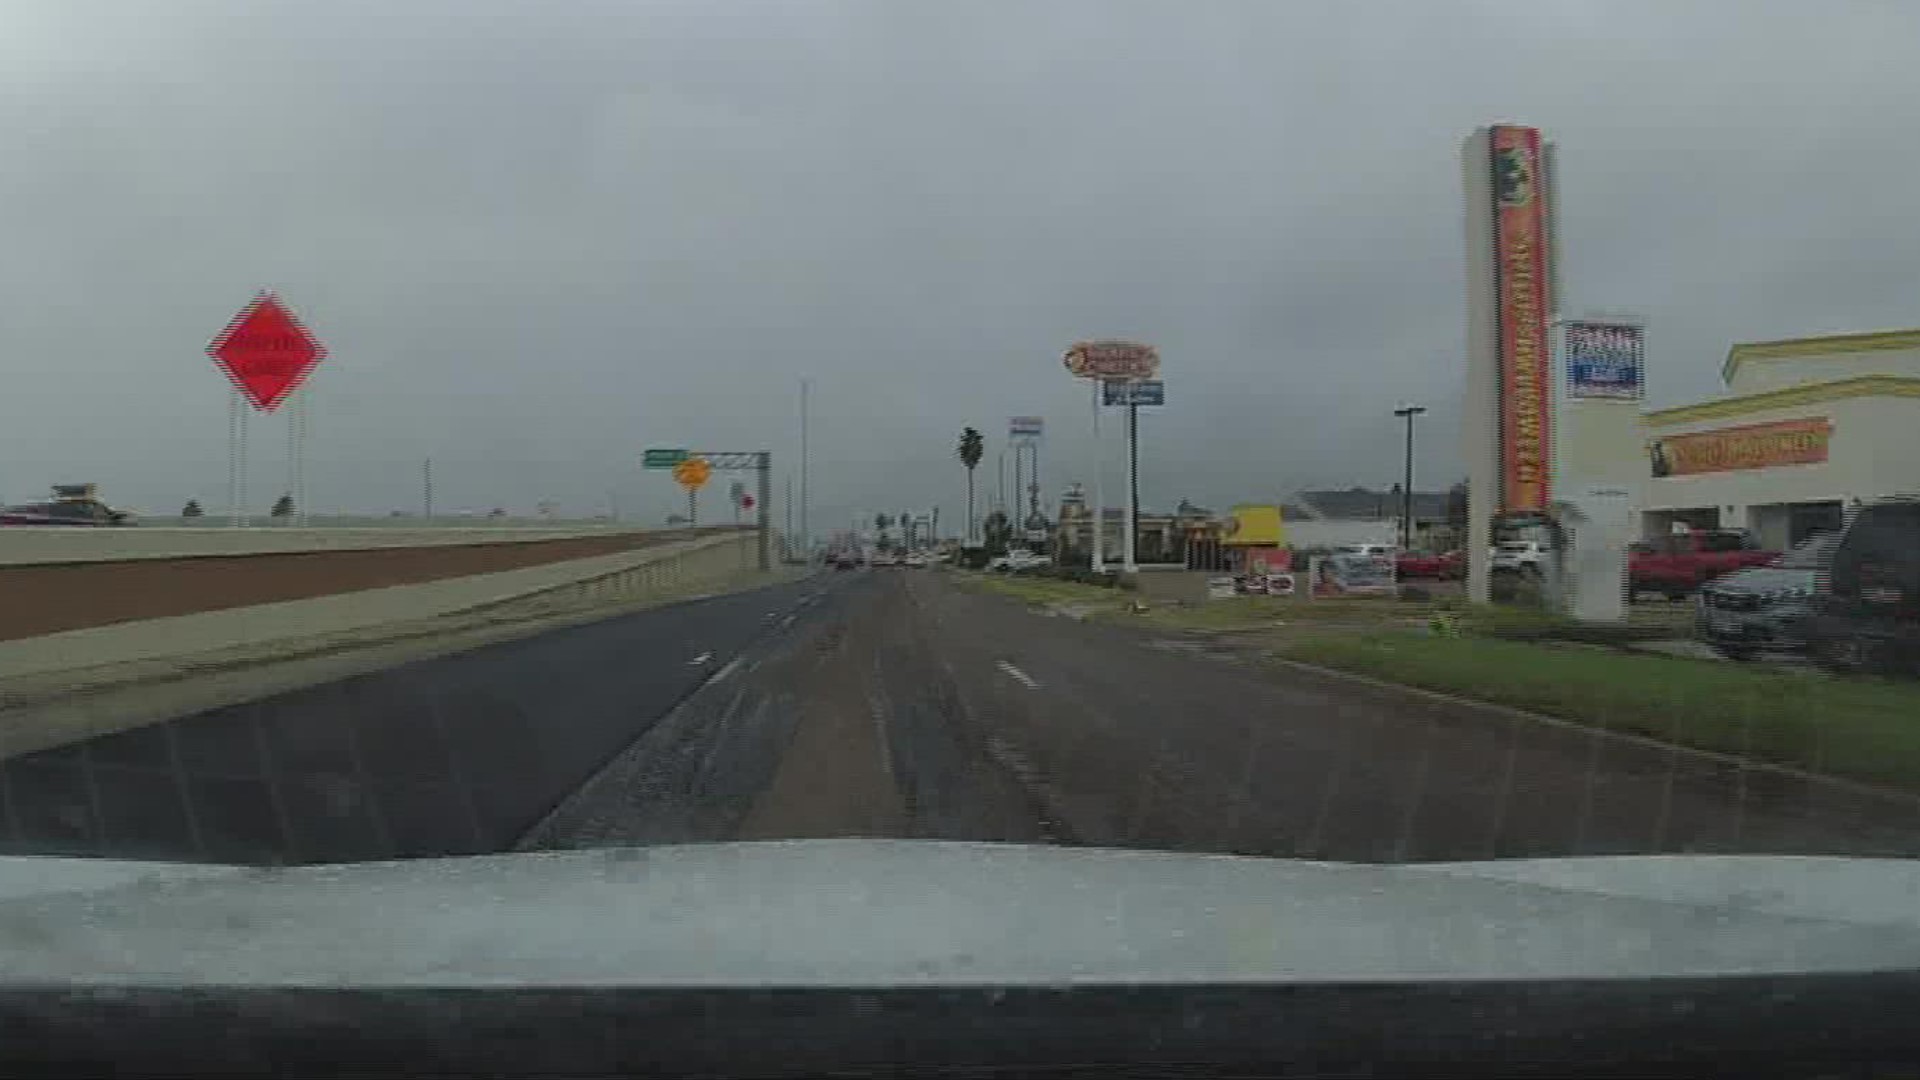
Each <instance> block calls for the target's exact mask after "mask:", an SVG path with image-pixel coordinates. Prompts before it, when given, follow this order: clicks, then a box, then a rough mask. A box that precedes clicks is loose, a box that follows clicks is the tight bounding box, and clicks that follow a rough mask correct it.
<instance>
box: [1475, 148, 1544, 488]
mask: <svg viewBox="0 0 1920 1080" xmlns="http://www.w3.org/2000/svg"><path fill="white" fill-rule="evenodd" d="M1489 136H1490V138H1489V142H1490V145H1491V146H1492V150H1493V161H1492V163H1491V166H1492V169H1493V190H1494V265H1495V267H1496V276H1497V279H1498V285H1497V288H1496V290H1495V293H1496V296H1497V297H1498V302H1499V324H1500V325H1499V339H1500V476H1501V496H1502V498H1501V509H1502V510H1507V511H1514V510H1545V509H1546V508H1547V501H1548V498H1549V493H1548V490H1547V478H1548V461H1549V454H1550V446H1549V439H1550V438H1551V435H1550V432H1549V431H1548V424H1549V416H1550V412H1551V395H1550V391H1551V389H1552V387H1551V384H1550V378H1551V375H1550V371H1549V367H1550V362H1549V356H1548V345H1547V320H1548V318H1549V316H1550V315H1551V314H1552V312H1551V311H1549V310H1548V309H1549V306H1550V303H1551V297H1550V296H1549V295H1548V288H1549V277H1548V272H1549V270H1548V265H1547V260H1548V257H1549V256H1548V250H1547V246H1548V245H1547V213H1546V200H1547V198H1548V196H1549V193H1548V192H1547V191H1546V188H1545V180H1544V176H1543V173H1542V170H1541V167H1540V165H1541V155H1540V131H1539V129H1538V128H1530V127H1516V126H1512V125H1500V126H1497V127H1494V128H1492V129H1491V131H1490V132H1489Z"/></svg>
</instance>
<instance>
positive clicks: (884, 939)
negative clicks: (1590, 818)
mask: <svg viewBox="0 0 1920 1080" xmlns="http://www.w3.org/2000/svg"><path fill="white" fill-rule="evenodd" d="M1916 967H1920V863H1915V862H1909V861H1903V860H1867V859H1843V858H1800V857H1791V858H1789V857H1738V856H1648V857H1624V858H1614V857H1609V858H1585V859H1549V860H1530V861H1507V862H1486V863H1448V864H1419V865H1399V866H1381V865H1357V864H1340V863H1318V862H1302V861H1290V860H1274V859H1258V858H1243V857H1232V856H1212V855H1189V854H1172V853H1159V852H1137V851H1114V850H1101V849H1091V848H1050V847H1027V846H1019V845H996V844H974V843H944V842H934V841H881V840H815V841H784V842H773V843H743V844H715V845H693V846H685V847H655V848H616V849H607V850H597V851H577V852H549V853H529V854H516V855H498V856H478V857H470V858H453V859H431V860H418V861H408V862H384V863H361V864H352V865H332V866H310V867H293V868H278V869H254V868H236V867H208V866H192V865H179V864H158V863H125V862H96V861H93V860H81V859H60V858H44V857H10V858H5V859H0V972H4V976H0V978H4V979H7V980H11V981H13V982H16V983H20V982H25V983H43V984H44V983H52V984H56V985H87V984H110V985H182V984H186V985H193V984H225V985H235V984H238V985H270V986H341V985H354V986H368V985H371V986H508V985H511V986H541V985H546V986H561V985H564V986H592V985H648V986H656V987H657V986H689V987H691V986H730V985H776V986H801V987H805V986H838V987H845V986H865V985H872V986H899V985H955V984H961V985H968V984H971V985H1019V984H1039V985H1049V986H1054V985H1063V984H1073V983H1093V982H1099V983H1112V982H1159V983H1169V982H1175V983H1177V982H1210V983H1218V982H1223V981H1224V982H1236V981H1261V982H1266V981H1312V980H1322V981H1324V980H1341V981H1350V980H1400V979H1512V978H1571V977H1581V978H1643V977H1651V976H1667V975H1719V974H1736V973H1760V972H1804V971H1858V970H1874V969H1879V970H1884V969H1905V968H1916Z"/></svg>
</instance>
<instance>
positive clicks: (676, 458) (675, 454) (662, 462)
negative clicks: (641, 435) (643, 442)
mask: <svg viewBox="0 0 1920 1080" xmlns="http://www.w3.org/2000/svg"><path fill="white" fill-rule="evenodd" d="M688 456H689V455H688V454H687V451H686V450H685V449H684V448H677V449H665V448H659V447H656V448H654V449H652V450H648V451H647V452H646V453H645V454H644V455H642V456H641V458H640V466H641V467H642V468H646V469H671V468H673V467H674V466H675V465H678V464H680V463H681V462H683V461H685V460H687V457H688Z"/></svg>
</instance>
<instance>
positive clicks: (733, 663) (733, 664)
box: [707, 656, 740, 683]
mask: <svg viewBox="0 0 1920 1080" xmlns="http://www.w3.org/2000/svg"><path fill="white" fill-rule="evenodd" d="M739 670H740V658H739V657H737V656H736V657H734V658H733V659H731V660H729V661H727V662H726V665H725V666H724V667H722V668H721V669H720V670H719V671H716V672H714V673H713V674H712V675H709V676H707V682H709V683H719V682H725V681H726V680H727V677H728V676H729V675H732V674H733V673H734V672H736V671H739Z"/></svg>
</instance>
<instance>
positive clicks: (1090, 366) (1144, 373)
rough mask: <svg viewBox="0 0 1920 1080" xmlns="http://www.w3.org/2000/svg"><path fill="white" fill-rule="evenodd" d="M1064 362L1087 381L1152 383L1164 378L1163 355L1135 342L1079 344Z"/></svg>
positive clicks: (1085, 342) (1068, 352) (1069, 351)
mask: <svg viewBox="0 0 1920 1080" xmlns="http://www.w3.org/2000/svg"><path fill="white" fill-rule="evenodd" d="M1061 359H1062V360H1063V361H1064V362H1065V363H1066V365H1067V370H1068V371H1071V372H1073V373H1074V374H1075V375H1077V376H1079V377H1080V378H1083V379H1151V378H1153V377H1154V376H1155V375H1158V374H1160V353H1159V352H1158V351H1157V350H1156V349H1154V347H1153V346H1151V345H1140V344H1137V343H1135V342H1131V341H1077V342H1075V343H1074V345H1073V347H1072V348H1070V349H1068V350H1067V352H1066V355H1065V356H1063V357H1062V358H1061Z"/></svg>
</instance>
